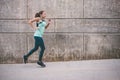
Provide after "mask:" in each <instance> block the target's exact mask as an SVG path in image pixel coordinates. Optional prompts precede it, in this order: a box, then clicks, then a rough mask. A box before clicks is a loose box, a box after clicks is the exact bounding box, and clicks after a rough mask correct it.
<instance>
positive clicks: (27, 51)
mask: <svg viewBox="0 0 120 80" xmlns="http://www.w3.org/2000/svg"><path fill="white" fill-rule="evenodd" d="M26 47H27V52H28V34H26Z"/></svg>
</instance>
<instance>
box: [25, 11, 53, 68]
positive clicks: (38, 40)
mask: <svg viewBox="0 0 120 80" xmlns="http://www.w3.org/2000/svg"><path fill="white" fill-rule="evenodd" d="M45 18H46V12H45V11H40V12H39V13H36V14H35V18H33V19H31V20H29V24H30V26H31V27H32V28H33V29H34V30H35V33H34V39H35V46H34V48H33V49H31V50H30V51H29V52H28V53H27V54H25V55H24V56H23V59H24V63H25V64H26V63H27V60H28V57H29V56H30V55H32V54H33V53H34V52H35V51H37V50H38V48H39V47H40V48H41V51H40V53H39V60H38V61H37V64H38V65H40V66H41V67H45V66H46V65H45V64H44V63H43V62H42V57H43V54H44V50H45V45H44V41H43V38H42V36H43V34H44V30H45V29H47V27H48V26H49V25H50V23H51V20H50V19H49V20H48V23H46V21H45ZM33 22H36V26H34V25H33Z"/></svg>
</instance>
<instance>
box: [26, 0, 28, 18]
mask: <svg viewBox="0 0 120 80" xmlns="http://www.w3.org/2000/svg"><path fill="white" fill-rule="evenodd" d="M26 2H27V6H26V7H27V8H26V9H27V10H26V11H27V15H26V16H27V20H28V0H27V1H26Z"/></svg>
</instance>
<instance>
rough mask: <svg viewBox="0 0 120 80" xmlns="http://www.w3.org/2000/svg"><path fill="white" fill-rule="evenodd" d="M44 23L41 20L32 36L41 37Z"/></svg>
mask: <svg viewBox="0 0 120 80" xmlns="http://www.w3.org/2000/svg"><path fill="white" fill-rule="evenodd" d="M45 26H46V22H45V21H44V20H42V21H41V22H39V23H38V29H37V30H36V31H35V33H34V36H37V37H42V36H43V34H44V31H45Z"/></svg>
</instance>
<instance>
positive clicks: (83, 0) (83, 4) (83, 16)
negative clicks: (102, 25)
mask: <svg viewBox="0 0 120 80" xmlns="http://www.w3.org/2000/svg"><path fill="white" fill-rule="evenodd" d="M83 18H84V0H83Z"/></svg>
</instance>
